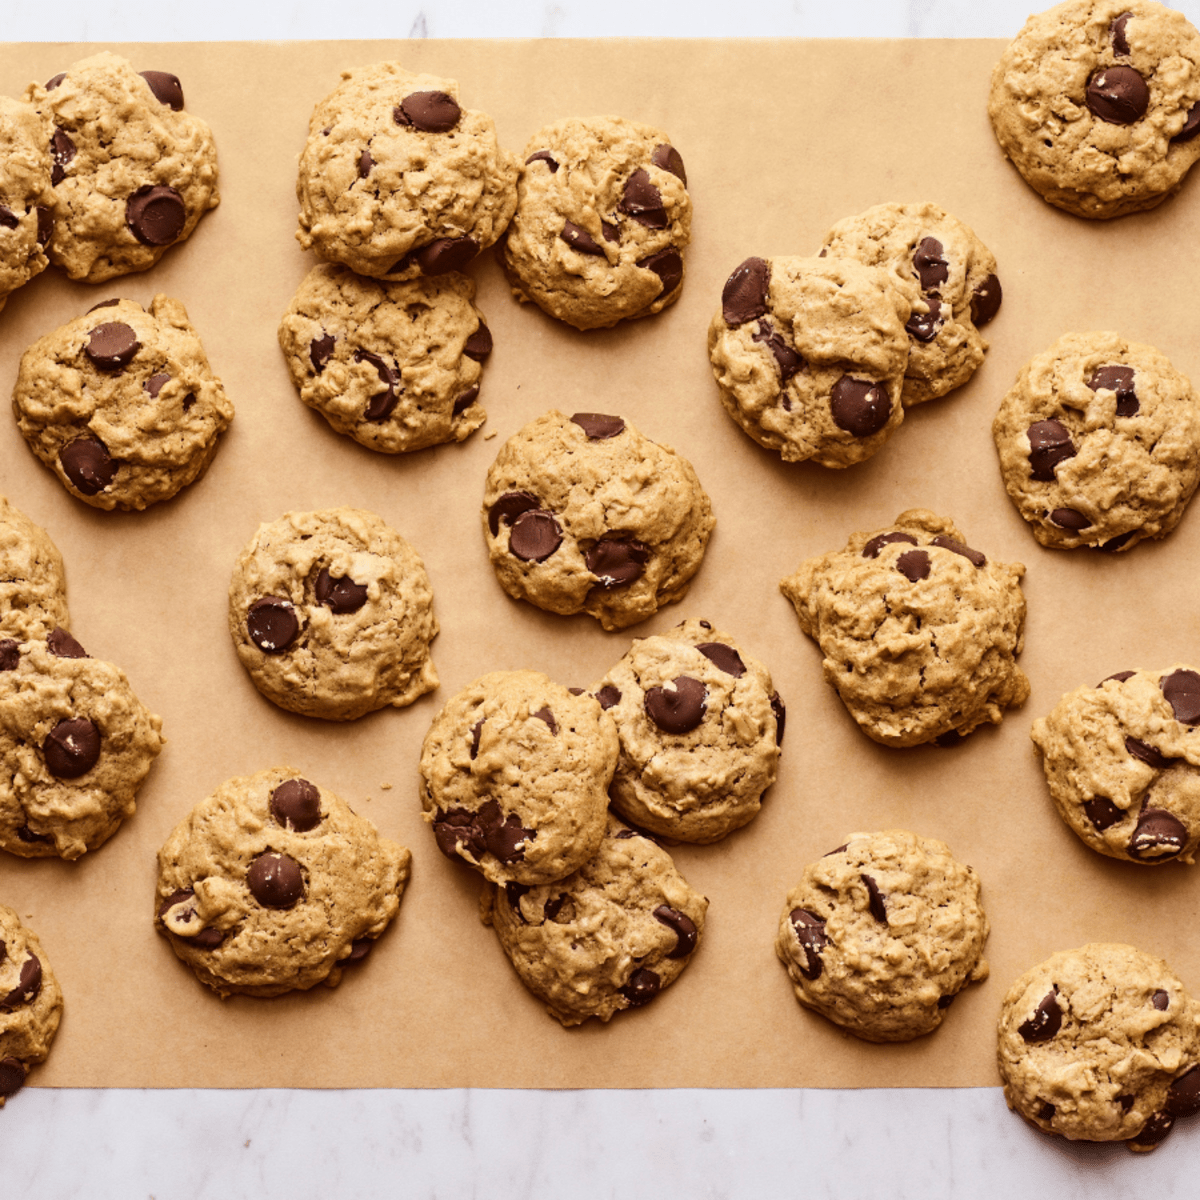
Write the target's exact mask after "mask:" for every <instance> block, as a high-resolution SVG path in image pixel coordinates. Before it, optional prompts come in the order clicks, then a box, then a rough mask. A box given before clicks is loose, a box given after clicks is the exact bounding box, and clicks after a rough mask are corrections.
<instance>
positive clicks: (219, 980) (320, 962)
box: [154, 767, 412, 999]
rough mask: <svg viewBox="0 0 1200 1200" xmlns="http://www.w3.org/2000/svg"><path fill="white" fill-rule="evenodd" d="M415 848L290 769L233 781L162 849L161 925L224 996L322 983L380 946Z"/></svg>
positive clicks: (157, 919)
mask: <svg viewBox="0 0 1200 1200" xmlns="http://www.w3.org/2000/svg"><path fill="white" fill-rule="evenodd" d="M411 861H412V855H411V854H410V853H409V852H408V850H406V849H405V848H404V847H403V846H401V845H400V844H399V843H398V842H392V841H389V840H388V839H387V838H382V837H380V836H379V833H378V831H377V830H376V828H375V826H374V825H372V824H371V822H370V821H367V820H364V819H363V818H362V817H359V816H356V815H355V813H354V811H353V810H352V809H351V808H350V806H349V805H348V804H347V803H346V802H345V801H344V800H341V799H340V798H339V797H337V796H335V795H334V794H333V792H330V791H327V790H326V789H325V788H323V787H319V786H318V785H317V784H315V783H313V782H312V781H311V780H308V779H306V778H304V777H303V776H302V775H301V774H300V772H299V771H296V770H294V769H293V768H291V767H273V768H271V769H270V770H267V771H259V772H258V773H257V774H256V775H244V776H241V777H240V778H237V779H230V780H228V781H227V782H225V783H223V784H222V785H221V786H220V787H219V788H217V790H216V791H215V792H214V793H213V794H212V795H211V796H209V797H208V798H207V799H205V800H202V801H201V802H200V803H199V804H197V805H196V807H195V808H194V809H192V811H191V812H190V813H189V814H188V816H187V817H186V818H185V819H184V820H183V821H182V822H181V823H180V824H179V826H178V827H177V828H176V829H175V831H174V832H173V833H172V834H171V836H170V837H169V838H168V839H167V841H166V844H165V845H164V846H163V848H162V849H161V850H160V851H159V852H158V882H157V885H156V887H155V893H154V925H155V928H156V929H158V931H159V932H160V933H161V934H163V935H164V936H165V937H166V938H167V940H168V941H169V942H170V943H171V949H172V950H174V951H175V954H176V955H177V956H178V957H179V958H180V959H181V960H182V961H183V962H185V963H186V964H187V965H188V966H189V967H191V968H192V970H193V971H195V973H196V978H197V979H199V980H200V982H201V983H203V984H206V985H207V986H208V987H210V988H212V989H213V990H214V991H216V992H218V993H219V994H220V995H221V997H222V999H224V998H225V997H227V996H230V995H233V994H235V993H237V994H240V995H246V996H279V995H281V994H282V993H284V992H290V991H293V990H296V989H307V988H311V987H315V986H316V985H317V984H318V983H324V984H325V985H326V986H328V987H336V986H337V985H338V984H339V983H340V982H341V980H342V972H343V970H344V969H345V968H346V967H352V966H355V965H356V964H357V963H360V962H361V961H362V960H363V959H364V958H366V956H367V955H368V954H369V953H370V951H371V949H372V948H373V947H374V945H375V940H376V939H377V938H378V937H380V935H381V934H382V933H383V932H384V930H385V929H387V927H388V924H389V923H390V922H391V920H392V918H393V917H394V916H395V915H396V913H397V912H398V911H399V908H400V897H401V896H402V895H403V894H404V887H405V884H407V882H408V879H409V874H410V866H411Z"/></svg>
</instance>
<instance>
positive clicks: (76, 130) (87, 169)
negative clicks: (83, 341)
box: [25, 50, 220, 283]
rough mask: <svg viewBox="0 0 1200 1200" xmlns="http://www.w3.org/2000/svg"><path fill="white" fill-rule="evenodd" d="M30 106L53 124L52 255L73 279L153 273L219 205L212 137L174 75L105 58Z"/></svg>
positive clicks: (32, 95) (29, 95) (84, 65)
mask: <svg viewBox="0 0 1200 1200" xmlns="http://www.w3.org/2000/svg"><path fill="white" fill-rule="evenodd" d="M25 98H26V100H28V101H29V102H30V103H31V104H32V105H33V106H34V108H36V109H37V111H38V112H39V113H40V114H41V115H42V116H43V117H44V118H45V119H46V120H47V121H48V122H49V123H50V125H52V126H53V130H54V131H53V136H52V137H51V141H50V155H51V158H52V159H53V165H52V168H51V177H50V179H51V183H52V184H53V188H52V192H53V198H54V199H53V204H54V222H55V223H54V237H53V240H52V241H51V242H50V245H49V247H48V249H47V252H48V253H49V255H50V261H51V262H53V263H54V264H55V265H56V266H59V267H62V268H63V269H64V270H65V271H66V272H67V274H68V275H69V276H70V277H71V278H72V279H81V280H83V281H85V282H86V283H100V282H101V281H103V280H105V279H112V278H113V277H114V276H116V275H127V274H129V273H130V272H131V271H144V270H146V269H147V268H148V267H152V266H154V264H155V263H156V262H158V260H159V259H160V258H162V256H163V255H164V254H165V253H166V252H167V249H168V248H169V247H170V246H173V245H175V244H176V243H178V242H181V241H183V240H184V239H185V238H187V237H189V236H190V235H191V233H192V231H193V230H194V229H195V228H196V224H197V222H199V220H200V218H201V217H202V216H203V215H204V214H205V213H206V212H207V211H208V210H209V209H210V208H215V207H216V206H217V204H218V202H219V201H220V195H219V193H218V191H217V148H216V146H215V144H214V143H213V138H212V131H211V130H210V129H209V127H208V125H207V124H205V122H204V121H202V120H200V118H199V117H194V116H192V115H191V113H189V112H186V111H185V110H184V107H183V88H182V86H181V85H180V82H179V79H178V77H177V76H175V75H171V74H169V73H168V72H166V71H143V72H141V73H140V74H139V73H138V72H136V71H135V70H134V69H133V67H132V66H131V65H130V64H129V63H128V62H127V61H126V60H125V59H123V58H120V57H118V56H117V55H115V54H111V53H109V52H108V51H107V50H105V51H102V52H101V53H100V54H93V55H92V56H91V57H90V58H84V59H81V60H80V61H79V62H76V63H72V64H71V66H69V67H68V68H67V69H66V71H65V72H62V73H61V74H58V75H55V76H54V78H53V79H49V80H47V82H46V84H45V86H39V85H38V84H31V85H30V86H29V88H28V89H27V91H26V93H25Z"/></svg>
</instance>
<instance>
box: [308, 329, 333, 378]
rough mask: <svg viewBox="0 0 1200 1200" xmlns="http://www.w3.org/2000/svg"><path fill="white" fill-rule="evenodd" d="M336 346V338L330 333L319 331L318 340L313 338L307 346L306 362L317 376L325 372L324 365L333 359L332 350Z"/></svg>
mask: <svg viewBox="0 0 1200 1200" xmlns="http://www.w3.org/2000/svg"><path fill="white" fill-rule="evenodd" d="M335 345H337V338H335V337H334V336H333V334H332V333H326V332H325V331H324V330H322V331H321V336H320V337H319V338H313V340H312V341H311V342H309V344H308V360H309V362H311V363H312V366H313V370H314V371H316V372H317V374H318V375H319V374H320V373H321V372H322V371H323V370H325V364H326V363H327V362H328V361H329V360H330V359H331V358H332V357H333V348H334V346H335Z"/></svg>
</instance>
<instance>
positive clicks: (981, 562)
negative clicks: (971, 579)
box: [929, 534, 987, 567]
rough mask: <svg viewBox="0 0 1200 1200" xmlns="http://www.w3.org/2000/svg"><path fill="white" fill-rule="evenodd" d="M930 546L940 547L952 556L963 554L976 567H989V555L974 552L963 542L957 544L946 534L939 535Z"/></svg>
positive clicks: (977, 551)
mask: <svg viewBox="0 0 1200 1200" xmlns="http://www.w3.org/2000/svg"><path fill="white" fill-rule="evenodd" d="M929 544H930V545H931V546H940V547H941V548H942V549H943V550H949V551H950V552H951V553H952V554H961V555H962V557H963V558H965V559H966V560H967V561H968V562H969V563H970V564H971V565H972V566H974V567H986V566H987V555H985V554H983V553H981V552H980V551H979V550H972V549H971V547H970V546H966V545H964V544H963V543H962V542H956V541H955V540H954V539H953V538H950V537H946V536H945V535H944V534H938V536H937V537H935V538H933V539H932V540H931V541H930V543H929Z"/></svg>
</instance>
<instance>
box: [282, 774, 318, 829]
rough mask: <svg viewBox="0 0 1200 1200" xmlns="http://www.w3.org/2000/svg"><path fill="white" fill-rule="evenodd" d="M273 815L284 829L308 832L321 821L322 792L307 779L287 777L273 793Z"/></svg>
mask: <svg viewBox="0 0 1200 1200" xmlns="http://www.w3.org/2000/svg"><path fill="white" fill-rule="evenodd" d="M271 816H272V817H274V818H275V821H276V822H277V823H278V824H279V825H282V826H283V827H284V829H294V830H295V831H296V832H297V833H308V831H309V830H310V829H316V827H317V826H318V825H319V824H320V823H321V793H320V791H319V790H318V789H317V787H316V785H315V784H312V783H309V781H308V780H307V779H285V780H284V781H283V782H282V783H281V784H280V785H279V786H278V787H277V788H276V789H275V790H274V791H273V792H272V793H271Z"/></svg>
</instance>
